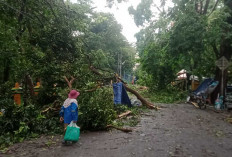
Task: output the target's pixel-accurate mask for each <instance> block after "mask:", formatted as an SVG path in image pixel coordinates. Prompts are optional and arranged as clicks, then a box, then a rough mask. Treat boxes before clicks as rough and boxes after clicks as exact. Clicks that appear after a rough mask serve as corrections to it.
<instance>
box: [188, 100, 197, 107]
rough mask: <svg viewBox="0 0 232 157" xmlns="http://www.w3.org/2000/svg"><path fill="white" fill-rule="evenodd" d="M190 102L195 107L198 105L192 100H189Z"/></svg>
mask: <svg viewBox="0 0 232 157" xmlns="http://www.w3.org/2000/svg"><path fill="white" fill-rule="evenodd" d="M190 103H191V104H192V105H193V106H195V107H196V108H199V106H198V105H197V103H195V102H192V101H190Z"/></svg>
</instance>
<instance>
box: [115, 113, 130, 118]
mask: <svg viewBox="0 0 232 157" xmlns="http://www.w3.org/2000/svg"><path fill="white" fill-rule="evenodd" d="M129 114H131V111H126V112H124V113H122V114H120V115H118V118H122V117H126V116H127V115H129Z"/></svg>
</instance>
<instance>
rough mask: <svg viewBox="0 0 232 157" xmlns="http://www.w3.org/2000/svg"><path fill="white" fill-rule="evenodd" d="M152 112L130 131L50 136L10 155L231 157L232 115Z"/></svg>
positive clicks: (190, 109) (179, 107)
mask: <svg viewBox="0 0 232 157" xmlns="http://www.w3.org/2000/svg"><path fill="white" fill-rule="evenodd" d="M162 106H163V108H162V109H161V110H159V111H153V110H151V111H149V112H146V113H144V114H142V116H141V122H140V123H139V124H138V125H137V126H136V127H133V132H132V133H124V132H121V131H117V130H112V131H108V132H107V131H104V132H88V133H82V134H81V138H80V140H79V141H78V143H76V144H73V145H71V146H63V145H62V144H61V140H62V137H61V136H52V137H51V136H49V137H48V136H46V137H41V138H38V139H33V140H31V141H25V142H23V143H19V144H15V145H13V146H12V147H10V149H9V151H8V153H7V154H0V156H6V157H11V156H12V157H21V156H24V157H25V156H26V157H66V156H67V157H77V156H78V157H231V156H232V124H230V123H228V122H226V120H225V119H226V118H228V116H231V113H227V112H224V113H216V112H214V111H213V110H211V109H209V108H207V109H206V110H200V109H197V108H195V107H194V106H192V105H190V104H167V105H163V104H162Z"/></svg>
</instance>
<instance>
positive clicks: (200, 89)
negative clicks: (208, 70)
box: [193, 78, 213, 95]
mask: <svg viewBox="0 0 232 157" xmlns="http://www.w3.org/2000/svg"><path fill="white" fill-rule="evenodd" d="M212 82H213V79H211V78H208V79H205V80H204V81H203V82H202V83H201V84H200V86H199V87H198V88H197V89H196V90H194V91H193V94H195V95H198V93H205V92H206V90H207V88H208V87H209V85H210V84H211V83H212Z"/></svg>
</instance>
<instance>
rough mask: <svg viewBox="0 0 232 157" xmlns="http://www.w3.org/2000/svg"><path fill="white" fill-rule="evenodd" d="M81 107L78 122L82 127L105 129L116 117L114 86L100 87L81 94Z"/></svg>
mask: <svg viewBox="0 0 232 157" xmlns="http://www.w3.org/2000/svg"><path fill="white" fill-rule="evenodd" d="M79 107H80V108H79V121H78V123H79V125H80V126H81V127H82V129H89V130H99V129H105V127H106V125H108V124H111V123H112V121H113V120H114V119H115V118H116V112H115V111H114V104H113V91H112V88H107V87H104V88H98V89H97V90H96V91H94V92H89V93H85V94H83V96H81V95H80V100H79Z"/></svg>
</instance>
